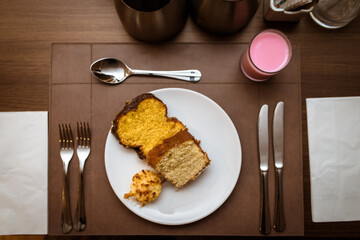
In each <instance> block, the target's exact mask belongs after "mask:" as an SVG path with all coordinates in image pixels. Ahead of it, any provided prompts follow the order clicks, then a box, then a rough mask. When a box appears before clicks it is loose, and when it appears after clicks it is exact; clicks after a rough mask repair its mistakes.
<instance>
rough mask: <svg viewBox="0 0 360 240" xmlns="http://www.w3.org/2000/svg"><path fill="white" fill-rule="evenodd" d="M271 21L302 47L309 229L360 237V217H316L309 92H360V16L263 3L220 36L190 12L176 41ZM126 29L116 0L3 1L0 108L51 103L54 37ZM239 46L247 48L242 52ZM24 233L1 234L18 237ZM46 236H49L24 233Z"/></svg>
mask: <svg viewBox="0 0 360 240" xmlns="http://www.w3.org/2000/svg"><path fill="white" fill-rule="evenodd" d="M265 28H276V29H279V30H281V31H283V32H285V33H286V34H287V35H288V36H289V38H290V39H291V40H292V41H297V42H298V43H299V45H300V52H301V90H302V113H303V114H302V122H303V161H304V164H303V167H304V169H303V171H304V206H305V212H304V216H305V236H308V237H331V236H338V237H340V236H343V237H345V236H347V237H360V222H350V223H327V224H314V223H312V221H311V206H310V177H309V163H308V162H309V154H308V144H307V126H306V108H305V99H306V98H308V97H328V96H356V95H357V96H359V95H360V47H359V46H360V18H357V19H355V20H354V21H353V22H352V23H351V24H350V25H349V26H347V27H345V28H343V29H340V30H327V29H323V28H321V27H319V26H318V25H316V24H315V23H314V22H313V21H312V19H311V18H310V17H309V16H306V17H305V18H304V19H302V20H301V21H300V22H299V23H288V22H283V23H281V22H264V20H263V15H262V7H260V8H259V10H258V11H257V13H256V15H255V16H254V18H253V19H252V21H251V22H250V24H249V25H248V26H247V27H246V28H245V29H243V30H242V31H240V32H239V33H237V34H234V35H231V36H224V37H216V36H214V35H211V34H208V33H206V32H204V31H202V30H200V29H199V28H198V27H197V26H196V25H194V23H193V21H192V20H191V19H190V18H189V19H188V22H187V24H186V26H185V28H184V29H183V31H182V32H181V33H180V34H179V35H178V36H177V37H176V38H175V39H173V40H171V41H173V42H184V43H187V42H199V43H215V42H226V43H230V42H233V43H239V42H249V41H250V39H251V38H252V36H253V35H254V34H256V33H257V32H259V31H261V30H262V29H265ZM134 41H135V40H134V39H133V38H131V37H130V36H129V35H128V34H127V33H126V32H125V30H124V29H123V27H122V25H121V23H120V21H119V19H118V16H117V14H116V11H115V8H114V3H113V1H112V0H86V1H85V0H76V1H70V0H62V1H56V0H32V1H28V0H12V1H1V2H0V111H34V110H43V111H47V110H49V79H50V65H51V44H52V43H56V42H63V43H66V42H77V43H90V42H91V43H127V42H134ZM239 54H240V53H239ZM17 238H19V237H0V240H1V239H17ZM20 238H21V239H22V238H25V239H42V238H43V237H42V236H40V237H20Z"/></svg>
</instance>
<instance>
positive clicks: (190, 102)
mask: <svg viewBox="0 0 360 240" xmlns="http://www.w3.org/2000/svg"><path fill="white" fill-rule="evenodd" d="M152 93H153V94H154V95H155V96H156V97H158V98H159V99H161V100H162V101H163V102H164V103H165V104H166V105H167V107H168V116H169V117H172V116H174V117H177V118H178V119H179V120H180V121H182V122H183V123H184V124H185V125H186V126H187V127H188V129H189V132H190V133H191V134H192V135H193V136H194V137H195V138H196V139H199V140H200V141H201V143H200V146H201V147H202V149H203V150H204V151H205V152H207V154H208V156H209V158H210V160H211V163H210V165H209V166H208V167H207V168H206V169H205V171H204V172H203V173H202V174H201V175H200V176H199V177H198V178H197V179H196V180H195V181H193V182H191V183H189V184H187V185H186V186H185V187H183V188H181V189H176V187H174V186H173V185H172V184H171V183H169V182H165V183H164V184H163V186H162V191H161V193H160V196H159V198H158V199H157V200H155V201H154V202H151V203H149V204H147V205H145V206H144V207H141V204H139V203H138V202H136V201H135V200H134V199H124V194H125V193H128V192H129V191H130V184H131V181H132V177H133V175H134V174H135V173H137V172H138V171H140V170H142V169H150V167H149V166H148V165H147V164H146V162H145V161H144V160H141V159H139V158H138V156H137V154H136V153H135V151H134V150H131V149H126V148H124V147H123V146H121V145H120V144H119V143H118V142H117V140H116V139H115V137H114V136H113V135H112V134H111V132H109V134H108V137H107V140H106V145H105V168H106V173H107V177H108V179H109V182H110V184H111V187H112V188H113V190H114V192H115V194H116V195H117V196H118V198H119V199H120V201H121V202H122V203H123V204H124V205H125V206H126V207H127V208H129V209H130V210H131V211H133V212H134V213H135V214H137V215H138V216H140V217H142V218H144V219H147V220H149V221H151V222H155V223H160V224H166V225H181V224H187V223H191V222H194V221H197V220H199V219H202V218H204V217H206V216H208V215H209V214H211V213H212V212H214V211H215V210H216V209H217V208H219V207H220V206H221V205H222V204H223V203H224V202H225V200H226V199H227V198H228V197H229V195H230V193H231V192H232V190H233V189H234V187H235V184H236V182H237V180H238V177H239V174H240V168H241V145H240V140H239V136H238V134H237V131H236V129H235V126H234V124H233V123H232V121H231V120H230V118H229V116H228V115H227V114H226V113H225V111H224V110H223V109H222V108H221V107H220V106H219V105H217V104H216V103H215V102H214V101H213V100H211V99H210V98H208V97H206V96H204V95H202V94H200V93H197V92H194V91H191V90H187V89H181V88H165V89H159V90H155V91H153V92H152Z"/></svg>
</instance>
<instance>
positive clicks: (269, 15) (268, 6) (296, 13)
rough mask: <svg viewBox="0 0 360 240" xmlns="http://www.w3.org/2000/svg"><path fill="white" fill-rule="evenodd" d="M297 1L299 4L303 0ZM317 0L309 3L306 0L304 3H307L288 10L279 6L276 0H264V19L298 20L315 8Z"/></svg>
mask: <svg viewBox="0 0 360 240" xmlns="http://www.w3.org/2000/svg"><path fill="white" fill-rule="evenodd" d="M282 2H283V1H282ZM296 2H297V3H298V4H301V1H296ZM317 2H318V0H313V1H312V2H311V3H307V1H304V3H306V4H305V5H304V6H301V7H298V8H296V9H292V10H286V9H283V8H280V7H277V6H276V4H275V0H264V19H265V20H266V21H284V22H298V21H300V20H301V19H302V18H303V17H304V16H305V15H306V14H308V13H309V12H311V11H312V10H313V8H314V6H315V5H316V4H317ZM286 3H287V2H286Z"/></svg>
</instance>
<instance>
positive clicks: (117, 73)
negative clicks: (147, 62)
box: [90, 58, 201, 84]
mask: <svg viewBox="0 0 360 240" xmlns="http://www.w3.org/2000/svg"><path fill="white" fill-rule="evenodd" d="M90 72H91V73H92V74H93V75H94V77H95V78H97V79H98V80H99V81H101V82H103V83H107V84H119V83H122V82H123V81H125V79H127V78H128V77H130V76H132V75H144V76H159V77H167V78H174V79H177V80H182V81H188V82H198V81H200V78H201V72H200V71H199V70H180V71H150V70H135V69H131V68H130V67H128V66H127V65H126V64H125V63H123V62H122V61H120V60H118V59H116V58H101V59H98V60H96V61H95V62H93V63H92V64H91V66H90Z"/></svg>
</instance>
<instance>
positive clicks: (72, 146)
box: [69, 124, 74, 148]
mask: <svg viewBox="0 0 360 240" xmlns="http://www.w3.org/2000/svg"><path fill="white" fill-rule="evenodd" d="M69 147H70V148H74V138H73V134H72V131H71V125H70V124H69Z"/></svg>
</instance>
